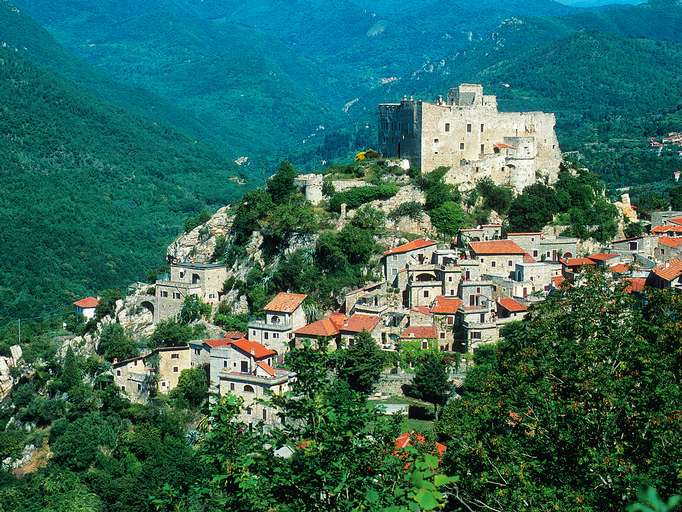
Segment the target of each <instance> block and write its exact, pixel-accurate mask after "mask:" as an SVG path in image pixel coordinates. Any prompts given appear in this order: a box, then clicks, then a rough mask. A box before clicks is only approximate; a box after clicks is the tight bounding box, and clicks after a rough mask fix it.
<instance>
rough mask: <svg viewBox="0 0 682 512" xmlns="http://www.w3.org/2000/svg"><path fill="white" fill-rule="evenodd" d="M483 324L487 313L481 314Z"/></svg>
mask: <svg viewBox="0 0 682 512" xmlns="http://www.w3.org/2000/svg"><path fill="white" fill-rule="evenodd" d="M481 323H482V324H484V323H485V313H481Z"/></svg>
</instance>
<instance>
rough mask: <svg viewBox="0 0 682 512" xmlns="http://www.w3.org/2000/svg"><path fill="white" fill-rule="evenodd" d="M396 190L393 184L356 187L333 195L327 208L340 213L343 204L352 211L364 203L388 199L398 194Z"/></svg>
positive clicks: (397, 188)
mask: <svg viewBox="0 0 682 512" xmlns="http://www.w3.org/2000/svg"><path fill="white" fill-rule="evenodd" d="M398 190H399V187H398V185H395V184H393V183H387V184H385V185H378V186H376V187H372V186H366V187H356V188H352V189H350V190H346V191H345V192H338V193H336V194H334V195H333V196H332V198H331V200H330V201H329V207H330V208H331V210H332V211H335V212H340V211H341V205H342V204H344V203H345V204H346V205H347V206H348V209H350V210H354V209H356V208H359V207H360V206H362V205H363V204H365V203H370V202H372V201H377V200H380V199H390V198H391V197H393V196H394V195H396V194H397V193H398Z"/></svg>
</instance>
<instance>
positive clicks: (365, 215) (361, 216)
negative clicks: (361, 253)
mask: <svg viewBox="0 0 682 512" xmlns="http://www.w3.org/2000/svg"><path fill="white" fill-rule="evenodd" d="M385 220H386V216H385V215H384V212H382V211H381V210H377V209H376V208H372V207H370V206H369V205H365V206H361V207H360V208H358V210H357V211H356V212H355V216H354V217H353V219H352V220H351V225H352V226H354V227H356V228H360V229H366V230H368V231H372V232H373V233H376V232H378V231H379V230H381V229H382V228H383V227H384V222H385Z"/></svg>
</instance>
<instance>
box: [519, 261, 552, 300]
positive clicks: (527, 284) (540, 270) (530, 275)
mask: <svg viewBox="0 0 682 512" xmlns="http://www.w3.org/2000/svg"><path fill="white" fill-rule="evenodd" d="M561 274H562V266H561V264H560V263H547V262H535V263H525V262H522V263H517V264H516V269H515V272H514V278H513V279H514V286H513V288H512V294H513V296H514V297H523V298H524V299H525V298H526V297H528V296H529V295H531V294H533V293H537V292H541V293H543V294H547V293H548V292H549V290H550V288H551V284H552V279H553V278H555V277H557V276H560V275H561Z"/></svg>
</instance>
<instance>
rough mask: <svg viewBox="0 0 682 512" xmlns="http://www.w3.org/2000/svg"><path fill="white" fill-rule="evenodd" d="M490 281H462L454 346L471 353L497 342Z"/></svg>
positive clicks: (497, 336)
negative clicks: (478, 347)
mask: <svg viewBox="0 0 682 512" xmlns="http://www.w3.org/2000/svg"><path fill="white" fill-rule="evenodd" d="M493 287H494V285H493V283H492V282H491V281H462V284H461V286H460V298H461V299H462V304H463V305H462V307H461V308H460V309H459V310H458V313H457V317H456V319H455V345H456V348H457V349H458V350H464V351H468V352H471V351H473V349H474V348H475V347H477V346H478V345H480V344H482V343H490V342H494V341H497V340H498V338H499V334H498V330H497V324H496V320H497V310H496V308H495V300H494V291H493Z"/></svg>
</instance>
